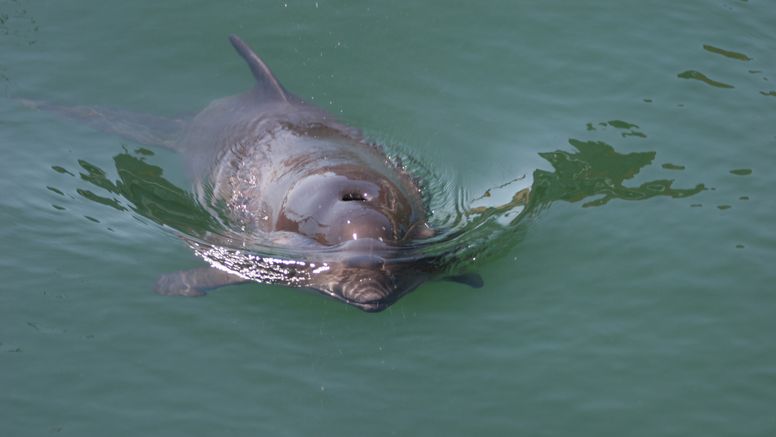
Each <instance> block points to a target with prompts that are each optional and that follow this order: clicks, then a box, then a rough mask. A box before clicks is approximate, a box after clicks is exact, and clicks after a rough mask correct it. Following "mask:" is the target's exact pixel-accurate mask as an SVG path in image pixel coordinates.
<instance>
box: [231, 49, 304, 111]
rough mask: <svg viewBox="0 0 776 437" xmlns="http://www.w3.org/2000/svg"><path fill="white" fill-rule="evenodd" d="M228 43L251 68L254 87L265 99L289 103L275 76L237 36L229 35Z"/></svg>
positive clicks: (284, 90) (286, 93)
mask: <svg viewBox="0 0 776 437" xmlns="http://www.w3.org/2000/svg"><path fill="white" fill-rule="evenodd" d="M229 42H231V43H232V46H234V49H235V50H237V53H239V54H240V56H242V57H243V59H245V62H247V63H248V66H249V67H251V72H252V73H253V77H255V78H256V86H257V87H258V88H259V89H260V90H261V91H262V93H263V94H264V95H265V96H266V97H270V98H275V99H279V100H283V101H286V102H287V101H289V98H288V92H287V91H286V89H285V88H283V85H281V84H280V82H278V80H277V79H275V75H274V74H272V71H270V69H269V67H267V64H265V63H264V61H262V60H261V58H259V55H257V54H256V53H255V52H254V51H253V50H251V48H250V47H248V44H245V43H244V42H243V40H241V39H240V37H238V36H237V35H234V34H232V35H229Z"/></svg>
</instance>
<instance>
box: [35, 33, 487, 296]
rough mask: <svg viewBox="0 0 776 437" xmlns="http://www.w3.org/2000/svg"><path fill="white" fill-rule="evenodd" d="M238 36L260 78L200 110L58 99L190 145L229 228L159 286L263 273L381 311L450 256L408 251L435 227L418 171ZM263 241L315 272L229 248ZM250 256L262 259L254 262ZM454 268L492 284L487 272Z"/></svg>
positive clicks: (185, 286)
mask: <svg viewBox="0 0 776 437" xmlns="http://www.w3.org/2000/svg"><path fill="white" fill-rule="evenodd" d="M230 41H231V42H232V44H233V46H234V47H235V49H236V50H237V52H238V53H239V54H240V55H241V56H242V57H243V58H244V59H245V61H246V62H247V63H248V65H249V67H250V69H251V71H252V72H253V75H254V77H255V79H256V85H255V87H254V88H253V89H252V90H250V91H248V92H246V93H244V94H241V95H237V96H232V97H226V98H223V99H219V100H216V101H214V102H212V103H211V104H210V105H208V106H207V107H206V108H205V109H204V110H202V111H201V112H200V113H199V114H197V115H196V116H195V117H194V118H193V119H191V120H190V121H184V120H163V119H161V118H158V117H143V118H140V117H138V116H134V117H130V118H133V119H134V122H128V121H127V120H122V118H125V117H123V116H122V114H123V113H118V112H116V111H113V112H107V111H98V110H96V109H94V108H61V107H57V108H49V109H55V110H57V111H59V112H62V113H65V114H67V115H69V116H72V117H75V118H81V119H85V120H87V121H89V122H91V123H92V124H93V125H95V127H97V128H99V129H102V130H106V131H111V132H114V133H118V134H121V135H123V136H125V137H127V138H130V139H133V140H136V141H139V142H142V143H145V144H152V145H153V144H156V145H163V146H167V147H172V148H173V149H175V150H177V151H179V152H180V153H182V154H183V156H184V159H185V160H186V167H187V169H188V170H189V173H190V174H191V177H192V180H193V183H194V191H195V193H196V195H197V197H198V200H199V202H200V204H201V205H203V206H205V207H206V208H208V209H209V210H210V212H211V214H212V215H213V216H214V217H219V218H220V220H221V221H223V222H225V223H224V224H225V228H226V229H228V230H230V232H228V233H227V234H226V235H213V236H209V237H206V238H205V240H207V241H206V242H207V243H208V244H210V245H212V246H213V247H215V248H216V249H215V252H218V253H220V254H221V255H219V256H209V255H207V254H206V251H203V250H201V246H200V245H199V244H197V243H193V242H192V243H191V245H192V248H194V250H195V252H196V253H197V254H198V255H200V256H202V257H203V258H205V259H206V261H208V262H209V264H210V265H211V267H207V268H198V269H193V270H188V271H182V272H176V273H172V274H167V275H164V276H162V277H161V278H160V279H159V281H157V284H156V291H157V292H159V293H162V294H168V295H201V294H204V292H205V291H207V290H209V289H213V288H217V287H220V286H223V285H229V284H234V283H240V282H246V281H250V280H255V281H259V282H271V283H279V284H285V285H291V286H297V287H305V288H311V289H314V290H317V291H319V292H321V293H323V294H325V295H328V296H331V297H334V298H336V299H338V300H341V301H344V302H346V303H348V304H351V305H353V306H356V307H358V308H360V309H362V310H366V311H380V310H382V309H385V308H387V307H388V306H389V305H391V304H392V303H393V302H395V301H396V300H397V299H398V298H399V297H401V296H403V295H404V294H406V293H408V292H410V291H412V290H414V289H415V288H417V286H418V285H420V284H421V283H423V282H424V281H426V280H428V279H431V278H432V277H434V276H435V275H436V274H438V273H439V272H440V270H441V267H442V266H439V265H436V264H435V263H434V262H433V260H429V259H424V258H422V257H418V256H415V255H413V254H412V253H411V252H410V251H408V248H412V247H416V246H417V243H418V242H419V241H420V240H423V239H426V238H428V237H430V236H432V235H434V230H433V229H431V228H430V227H429V225H428V219H429V217H428V212H427V210H426V207H425V205H424V202H423V200H422V197H421V189H420V187H419V186H418V184H417V183H416V182H415V180H414V179H413V178H412V177H411V176H410V175H409V174H407V173H406V172H405V171H404V169H403V168H401V166H400V165H397V164H395V163H394V162H392V161H391V160H390V159H389V158H388V157H387V156H386V154H385V153H384V152H383V150H382V148H381V147H379V146H378V145H375V144H371V143H369V142H367V141H365V140H364V139H363V138H362V136H361V135H360V133H359V132H358V130H356V129H353V128H351V127H348V126H345V125H343V124H341V123H339V122H337V121H336V120H334V119H333V118H332V117H331V116H330V115H329V114H328V113H326V112H325V111H323V110H321V109H319V108H316V107H313V106H310V105H307V104H306V103H304V102H303V101H302V100H301V99H299V98H298V97H296V96H294V95H293V94H290V93H289V92H287V91H286V90H285V89H284V88H283V86H282V85H281V84H280V82H278V80H277V79H276V78H275V77H274V76H273V75H272V73H271V72H270V70H269V68H267V66H266V65H265V64H264V62H263V61H262V60H261V59H260V58H259V57H258V56H257V55H256V54H255V53H254V52H253V51H252V50H251V49H250V48H249V47H248V46H247V45H245V44H244V43H243V42H242V41H241V40H240V39H239V38H237V37H236V36H231V37H230ZM36 106H41V105H36ZM149 120H150V123H147V124H150V125H146V123H145V122H148V121H149ZM255 247H264V248H267V247H272V248H276V249H279V250H281V251H284V250H286V249H288V250H292V251H293V252H295V253H296V254H304V258H305V261H298V260H297V261H292V262H291V263H292V264H294V263H296V264H294V265H304V266H305V267H306V272H305V274H304V275H301V274H299V272H295V271H293V270H288V271H287V272H286V273H283V274H281V275H280V276H281V278H280V279H279V280H265V278H268V277H269V275H266V274H259V275H252V274H250V272H251V271H255V270H257V269H258V270H259V271H260V273H261V270H262V269H271V267H272V266H271V265H272V263H270V264H266V263H263V262H262V261H261V258H257V257H253V256H252V255H247V256H243V257H242V258H241V259H240V260H239V262H233V260H232V261H229V260H228V259H227V258H226V257H225V256H224V255H223V254H224V253H231V254H232V255H234V253H236V252H234V251H232V252H229V251H230V250H232V249H235V250H239V249H246V250H250V249H252V248H255ZM211 252H213V251H211ZM230 256H231V255H230ZM246 260H248V261H247V262H248V263H251V262H252V261H251V260H256V261H255V262H252V263H253V265H248V266H246ZM237 265H240V266H242V267H235V266H237ZM447 279H451V280H455V281H458V282H464V283H467V284H469V285H472V286H480V285H481V280H480V279H479V277H478V276H476V275H463V276H457V277H448V278H447Z"/></svg>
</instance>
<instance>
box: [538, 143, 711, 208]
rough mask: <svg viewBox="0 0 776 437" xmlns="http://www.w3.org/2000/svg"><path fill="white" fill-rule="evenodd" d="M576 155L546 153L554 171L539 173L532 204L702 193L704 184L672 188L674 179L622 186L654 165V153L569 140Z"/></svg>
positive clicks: (590, 203)
mask: <svg viewBox="0 0 776 437" xmlns="http://www.w3.org/2000/svg"><path fill="white" fill-rule="evenodd" d="M569 144H571V145H572V146H573V147H574V148H575V149H577V151H576V152H565V151H557V152H545V153H540V154H539V155H541V157H542V158H544V159H546V160H547V161H549V162H550V164H552V167H553V169H554V170H555V171H554V172H548V171H544V170H536V171H535V172H534V184H533V187H532V189H533V193H532V201H533V202H534V203H535V204H540V203H545V204H546V203H550V202H555V201H558V200H564V201H566V202H579V201H582V200H585V199H588V198H590V197H594V196H598V198H596V199H593V200H588V201H587V202H585V203H583V204H582V206H583V207H590V206H601V205H605V204H607V203H608V202H609V201H611V200H613V199H622V200H645V199H649V198H652V197H655V196H669V197H673V198H678V197H688V196H692V195H694V194H697V193H699V192H701V191H703V189H704V186H703V184H698V185H697V186H695V187H694V188H690V189H677V188H673V181H672V180H671V179H656V180H653V181H649V182H644V183H642V184H641V185H639V186H636V187H626V186H625V185H623V183H624V182H625V181H627V180H629V179H631V178H633V177H634V176H636V175H637V174H638V172H639V170H641V169H642V168H643V167H645V166H647V165H649V164H651V163H652V161H653V160H654V159H655V152H634V153H628V154H622V153H618V152H616V151H615V150H614V147H612V146H611V145H609V144H606V143H604V142H601V141H579V140H575V139H571V140H569Z"/></svg>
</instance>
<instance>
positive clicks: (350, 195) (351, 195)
mask: <svg viewBox="0 0 776 437" xmlns="http://www.w3.org/2000/svg"><path fill="white" fill-rule="evenodd" d="M367 200H369V199H367V197H366V194H365V193H358V192H355V191H351V192H346V193H345V194H343V195H342V201H343V202H365V201H367Z"/></svg>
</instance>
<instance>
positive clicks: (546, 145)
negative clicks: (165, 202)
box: [0, 0, 776, 436]
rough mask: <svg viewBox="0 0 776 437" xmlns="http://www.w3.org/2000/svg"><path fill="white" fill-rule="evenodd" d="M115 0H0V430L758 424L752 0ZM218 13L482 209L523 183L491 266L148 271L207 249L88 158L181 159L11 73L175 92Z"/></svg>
mask: <svg viewBox="0 0 776 437" xmlns="http://www.w3.org/2000/svg"><path fill="white" fill-rule="evenodd" d="M108 3H109V2H104V1H79V2H31V1H24V0H18V1H10V0H0V92H2V95H3V96H4V97H3V98H0V148H1V149H0V150H2V158H3V159H2V160H0V174H1V175H2V176H0V192H2V196H0V247H2V248H3V254H2V255H1V256H0V284H2V288H1V289H0V290H1V292H0V435H2V436H6V435H7V436H26V435H30V436H37V435H47V434H58V435H73V436H84V435H138V434H141V433H142V434H149V435H164V436H172V435H182V436H183V435H185V436H191V435H216V434H218V435H222V434H226V435H473V434H475V433H480V434H484V435H531V436H535V435H547V436H555V435H574V436H580V435H585V436H588V435H589V436H602V435H611V436H622V435H643V436H656V435H657V436H688V435H704V436H716V435H719V436H723V435H725V436H726V435H746V436H768V435H774V434H775V433H776V416H774V414H773V411H774V406H776V347H774V344H776V343H775V342H774V340H775V338H774V336H775V335H776V334H775V333H776V318H775V317H774V312H775V310H776V292H774V291H773V284H774V283H776V273H774V269H773V262H774V261H776V227H774V226H773V223H774V219H776V213H775V212H776V198H775V197H774V196H773V195H772V194H771V193H770V187H771V186H772V185H773V184H774V182H776V176H774V173H773V172H772V171H771V169H770V167H771V165H772V164H773V163H774V162H776V123H774V121H776V57H774V53H776V30H774V29H776V27H774V26H773V23H776V8H775V7H774V5H773V3H772V2H767V1H756V0H750V1H734V0H727V1H724V0H723V1H716V2H701V1H691V2H682V3H672V4H670V6H669V4H668V3H664V4H662V6H660V5H659V4H658V2H635V1H626V2H618V3H612V2H604V1H598V2H594V1H590V2H579V1H552V2H488V3H472V4H471V6H452V3H450V2H405V4H389V3H388V2H359V3H355V2H354V3H353V4H349V3H347V2H341V3H337V2H329V1H323V0H319V1H317V2H316V1H304V2H294V1H288V2H242V3H240V4H230V5H227V4H220V3H217V2H196V3H193V2H179V1H167V2H163V3H161V2H145V1H136V2H122V3H119V2H110V4H108ZM229 33H238V34H239V35H240V36H242V37H243V39H245V40H246V41H248V42H250V43H251V44H252V45H253V46H254V48H255V49H256V50H257V51H258V52H259V53H260V54H261V55H262V57H264V59H265V60H266V61H267V62H268V63H269V64H270V65H271V66H272V68H273V70H274V71H275V73H276V74H277V75H278V77H279V78H280V79H281V80H282V81H283V83H284V85H285V86H286V87H287V88H289V89H290V90H293V91H294V92H295V93H297V94H299V95H300V96H303V97H304V98H306V99H308V100H310V101H312V102H315V103H318V104H319V105H321V106H323V107H325V108H327V109H329V110H330V111H331V112H333V113H335V114H337V115H338V116H340V117H341V118H342V119H343V120H345V121H347V122H348V123H350V124H352V125H355V126H358V127H360V128H362V129H363V130H364V131H365V132H366V133H367V135H369V136H370V137H371V138H374V139H376V140H378V141H380V142H383V143H391V144H399V145H401V146H402V147H404V148H406V149H408V150H410V151H412V153H413V155H414V156H416V157H418V158H419V159H421V160H422V161H423V162H425V163H426V164H427V165H429V166H431V167H433V168H434V169H435V170H436V171H437V172H438V173H439V174H441V175H443V176H444V177H445V178H447V179H448V180H449V181H450V186H451V187H460V188H461V190H462V191H463V192H465V193H466V196H467V198H468V199H470V200H471V203H472V206H473V207H478V206H485V207H488V206H490V207H493V206H498V205H502V204H505V202H509V200H510V199H511V196H512V195H513V194H514V193H515V192H516V191H518V190H520V189H522V188H527V187H531V188H532V189H533V191H532V193H534V195H535V196H536V197H534V198H535V199H540V200H541V202H539V203H540V204H538V205H535V212H536V213H535V214H534V215H533V216H532V217H531V218H530V220H525V221H524V222H523V223H522V224H521V226H519V227H517V228H515V229H514V232H515V233H516V234H519V235H516V236H515V237H514V238H512V237H510V236H504V238H503V240H504V241H506V242H507V243H508V244H500V245H498V247H497V250H494V251H493V252H494V253H492V256H490V257H486V258H484V259H478V260H475V261H472V262H470V264H471V265H472V266H473V268H475V269H476V270H477V271H478V272H479V273H480V274H481V275H482V276H483V278H484V280H485V286H484V287H483V288H482V289H479V290H471V289H468V288H466V287H463V286H459V285H454V284H450V283H442V282H433V283H429V284H427V285H424V286H423V287H421V288H420V289H418V290H417V291H416V292H414V293H413V294H411V295H408V296H407V297H405V298H404V299H402V300H401V301H399V302H398V303H397V304H396V305H394V306H393V307H391V308H389V309H388V310H387V311H385V312H383V313H379V314H367V313H362V312H360V311H358V310H356V309H354V308H350V307H347V306H345V305H343V304H341V303H338V302H334V301H331V300H327V299H325V298H323V297H321V296H318V295H314V294H310V293H301V292H298V291H295V290H292V289H287V288H282V287H273V286H261V285H245V286H239V287H233V288H229V289H225V290H222V291H219V292H216V293H212V294H211V295H209V296H208V297H206V298H200V299H183V298H170V297H163V296H158V295H155V294H154V293H152V292H151V285H152V284H153V282H154V280H155V279H156V278H157V277H158V276H159V275H160V274H163V273H165V272H170V271H173V270H176V269H183V268H190V267H193V266H196V265H199V261H198V260H197V259H196V258H195V256H194V255H193V254H192V253H191V251H190V250H188V249H187V248H186V247H185V246H184V244H183V243H182V242H181V241H180V240H179V239H178V238H176V237H175V236H174V235H173V234H172V233H171V232H170V231H169V229H168V228H166V227H165V226H162V225H160V222H161V223H162V224H165V225H170V223H167V221H166V220H165V219H169V218H170V217H169V215H167V216H165V217H164V218H165V219H161V220H155V216H154V214H153V211H157V210H156V209H154V207H153V205H149V204H145V206H146V207H147V208H146V209H142V208H141V209H137V208H135V209H133V208H132V207H133V206H135V207H137V204H134V203H133V202H134V201H136V200H138V199H140V200H142V199H147V196H145V197H144V196H140V197H133V195H132V193H130V192H122V191H120V190H119V191H118V192H111V191H109V190H106V189H105V186H104V184H103V186H102V187H101V186H100V185H99V184H100V183H102V182H98V183H95V180H98V179H95V178H93V177H92V178H89V175H90V174H92V173H90V170H89V169H92V171H102V172H104V173H105V175H104V180H107V181H111V182H112V183H115V182H117V181H122V180H125V179H123V178H122V174H123V173H121V171H122V169H126V168H129V167H126V165H134V167H131V168H133V169H138V170H142V169H146V170H148V169H154V168H156V169H159V170H160V171H162V170H163V175H164V179H163V181H164V182H162V180H161V179H154V178H153V177H150V179H149V176H148V175H149V174H148V173H146V177H145V178H141V179H142V180H144V181H146V182H147V183H149V184H150V185H148V186H145V188H144V189H145V190H153V187H152V186H151V185H152V183H153V182H154V181H157V182H159V184H164V183H170V184H172V185H171V186H178V187H186V186H187V185H186V179H185V176H184V172H183V169H182V165H181V163H180V160H179V159H178V157H177V156H176V155H175V154H174V153H172V152H169V151H165V150H156V149H155V150H153V154H152V155H151V154H147V153H145V152H143V151H142V150H141V152H140V153H138V152H136V150H137V149H138V147H140V145H139V144H131V143H127V142H126V141H124V140H122V139H120V138H118V137H116V136H113V135H110V134H106V133H102V132H98V131H95V130H93V129H91V128H89V127H88V126H84V125H80V124H78V123H74V122H72V121H69V120H65V119H62V118H59V117H56V116H55V115H53V114H51V113H46V112H42V111H34V110H30V109H28V108H25V107H23V106H22V105H20V104H19V103H18V102H17V101H15V100H13V99H11V98H10V97H19V96H21V97H30V98H39V99H47V100H51V101H57V102H63V103H71V104H84V105H109V106H115V107H121V108H126V109H130V110H133V111H140V112H147V113H153V114H161V115H174V114H186V113H195V112H196V111H197V110H199V109H200V108H202V107H203V106H204V105H206V104H207V103H208V102H209V101H211V100H212V99H214V98H218V97H221V96H224V95H228V94H233V93H236V92H241V91H243V90H245V89H246V88H247V87H249V86H250V85H251V79H250V75H249V73H248V71H247V69H246V68H245V65H244V64H243V62H242V61H241V60H240V59H239V58H238V57H237V56H236V55H235V54H234V52H233V50H232V49H231V47H229V45H228V42H227V41H226V35H228V34H229ZM140 158H142V159H143V160H140ZM133 160H134V161H133ZM149 171H150V170H149ZM82 175H86V177H84V176H82ZM151 176H153V175H152V174H151ZM514 179H517V181H515V182H513V183H511V184H509V185H507V186H506V187H504V188H500V189H497V188H496V187H499V186H500V185H502V184H504V183H506V182H508V181H512V180H514ZM100 180H101V179H100ZM165 186H166V185H165ZM485 192H489V193H490V194H491V197H487V198H484V199H482V200H475V199H477V198H478V197H479V196H480V195H481V194H483V193H485ZM135 194H137V193H136V192H135ZM95 196H99V197H95ZM105 199H108V202H107V203H111V201H115V202H116V203H114V204H106V201H105ZM117 205H119V206H121V207H122V208H124V209H122V208H117V207H116V206H117ZM149 211H150V212H149ZM172 225H174V223H173V224H172ZM494 244H496V243H494Z"/></svg>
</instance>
